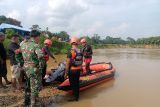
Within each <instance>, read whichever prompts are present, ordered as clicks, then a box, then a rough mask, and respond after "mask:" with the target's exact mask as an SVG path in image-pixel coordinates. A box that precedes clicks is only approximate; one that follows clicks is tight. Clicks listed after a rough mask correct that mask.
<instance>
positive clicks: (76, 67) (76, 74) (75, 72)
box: [66, 37, 83, 101]
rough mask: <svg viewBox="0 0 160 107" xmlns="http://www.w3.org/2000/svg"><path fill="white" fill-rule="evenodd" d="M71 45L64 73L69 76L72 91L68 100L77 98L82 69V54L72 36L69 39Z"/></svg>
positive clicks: (76, 40) (75, 38)
mask: <svg viewBox="0 0 160 107" xmlns="http://www.w3.org/2000/svg"><path fill="white" fill-rule="evenodd" d="M70 44H71V46H72V48H71V49H69V51H68V54H67V61H66V73H67V74H68V77H69V82H70V86H71V89H72V91H73V97H72V98H71V99H69V101H78V100H79V78H80V71H81V70H82V63H83V54H82V53H81V52H80V49H78V38H77V37H72V38H71V40H70Z"/></svg>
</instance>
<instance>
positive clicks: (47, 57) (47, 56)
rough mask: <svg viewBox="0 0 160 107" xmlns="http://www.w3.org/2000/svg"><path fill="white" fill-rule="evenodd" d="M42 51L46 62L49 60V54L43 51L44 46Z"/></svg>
mask: <svg viewBox="0 0 160 107" xmlns="http://www.w3.org/2000/svg"><path fill="white" fill-rule="evenodd" d="M42 52H43V54H44V58H45V60H46V62H47V61H48V60H49V55H48V54H47V53H46V52H45V49H44V48H42Z"/></svg>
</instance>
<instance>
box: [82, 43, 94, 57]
mask: <svg viewBox="0 0 160 107" xmlns="http://www.w3.org/2000/svg"><path fill="white" fill-rule="evenodd" d="M81 52H82V53H83V56H84V57H85V58H92V54H93V52H92V48H91V46H90V45H88V44H87V45H86V46H84V47H83V48H82V49H81Z"/></svg>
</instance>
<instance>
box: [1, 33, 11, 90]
mask: <svg viewBox="0 0 160 107" xmlns="http://www.w3.org/2000/svg"><path fill="white" fill-rule="evenodd" d="M4 40H5V35H4V33H2V32H0V88H4V87H5V85H3V83H2V77H3V78H4V80H5V82H6V84H7V85H8V84H11V82H10V81H8V79H7V65H6V58H7V53H6V50H5V48H4V45H3V41H4Z"/></svg>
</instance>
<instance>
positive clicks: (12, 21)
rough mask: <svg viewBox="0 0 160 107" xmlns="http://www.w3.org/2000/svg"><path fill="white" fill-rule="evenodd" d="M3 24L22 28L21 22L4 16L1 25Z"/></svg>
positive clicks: (0, 20) (0, 21) (0, 17)
mask: <svg viewBox="0 0 160 107" xmlns="http://www.w3.org/2000/svg"><path fill="white" fill-rule="evenodd" d="M2 23H7V24H11V25H15V26H19V27H22V25H21V22H20V21H18V20H16V19H13V18H7V17H6V16H3V15H2V16H0V24H2Z"/></svg>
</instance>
